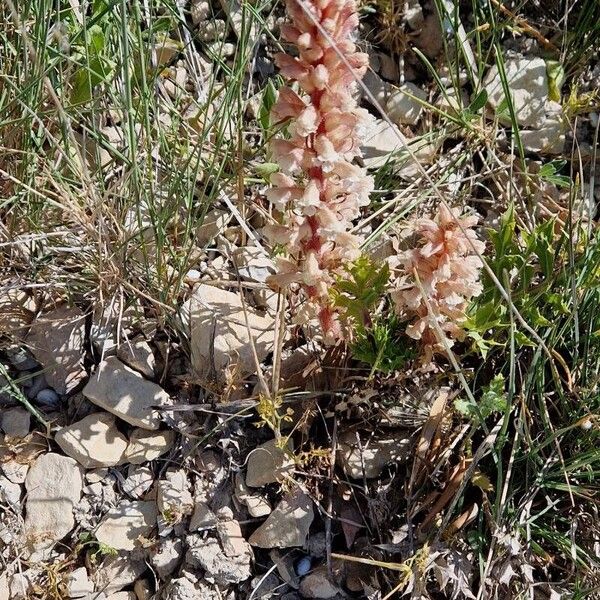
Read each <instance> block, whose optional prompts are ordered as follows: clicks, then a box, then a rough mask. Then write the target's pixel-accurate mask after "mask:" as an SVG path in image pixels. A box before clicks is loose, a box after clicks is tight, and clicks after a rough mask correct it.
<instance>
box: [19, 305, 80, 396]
mask: <svg viewBox="0 0 600 600" xmlns="http://www.w3.org/2000/svg"><path fill="white" fill-rule="evenodd" d="M26 342H27V345H28V346H29V348H30V349H31V351H32V352H33V354H34V356H35V357H36V359H37V360H38V361H39V362H40V364H41V365H42V366H43V367H44V375H45V377H46V381H47V382H48V384H49V385H50V386H52V387H53V388H54V389H55V390H56V391H57V392H58V393H59V394H68V393H70V392H71V391H72V390H73V389H74V388H75V387H77V385H79V383H81V382H82V381H83V379H84V378H85V376H86V372H85V369H84V368H83V362H82V361H83V344H84V342H85V315H84V314H83V313H82V312H81V311H80V310H79V309H78V308H77V307H72V308H69V307H67V306H60V307H58V308H55V309H54V310H51V311H49V312H47V313H45V314H43V315H41V316H39V317H38V318H37V319H35V320H34V321H33V323H32V324H31V329H30V330H29V334H28V335H27V338H26Z"/></svg>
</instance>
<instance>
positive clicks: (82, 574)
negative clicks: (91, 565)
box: [65, 567, 94, 598]
mask: <svg viewBox="0 0 600 600" xmlns="http://www.w3.org/2000/svg"><path fill="white" fill-rule="evenodd" d="M65 587H66V588H67V596H68V597H69V598H82V597H83V596H87V595H88V594H91V593H92V592H93V591H94V584H93V583H92V582H91V581H90V580H89V579H88V574H87V571H86V568H85V567H79V568H78V569H75V570H74V571H71V572H70V573H69V574H68V575H67V576H66V578H65Z"/></svg>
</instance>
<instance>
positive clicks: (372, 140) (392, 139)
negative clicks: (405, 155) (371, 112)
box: [362, 119, 403, 169]
mask: <svg viewBox="0 0 600 600" xmlns="http://www.w3.org/2000/svg"><path fill="white" fill-rule="evenodd" d="M401 139H402V136H401V133H400V130H399V129H398V128H397V127H396V126H395V125H388V123H386V122H385V121H384V120H383V119H377V120H376V121H375V125H374V127H373V128H372V129H371V130H370V131H369V133H368V134H367V135H366V139H365V141H364V143H363V146H362V153H363V162H364V164H365V166H366V167H367V168H369V169H376V168H378V167H381V166H382V165H384V164H385V163H386V162H387V161H388V160H389V159H390V156H391V155H392V154H393V153H394V152H398V151H399V150H402V147H403V146H402V142H401Z"/></svg>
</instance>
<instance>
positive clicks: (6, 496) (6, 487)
mask: <svg viewBox="0 0 600 600" xmlns="http://www.w3.org/2000/svg"><path fill="white" fill-rule="evenodd" d="M20 501H21V486H20V485H19V484H18V483H13V482H12V481H10V479H7V478H6V477H0V503H2V502H6V503H7V504H12V505H14V506H19V503H20Z"/></svg>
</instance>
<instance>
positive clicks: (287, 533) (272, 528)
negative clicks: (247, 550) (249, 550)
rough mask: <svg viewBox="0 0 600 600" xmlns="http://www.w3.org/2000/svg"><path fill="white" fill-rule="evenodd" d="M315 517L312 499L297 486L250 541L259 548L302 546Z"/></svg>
mask: <svg viewBox="0 0 600 600" xmlns="http://www.w3.org/2000/svg"><path fill="white" fill-rule="evenodd" d="M313 518H314V511H313V505H312V500H311V499H310V497H309V496H308V495H307V494H305V493H304V492H303V491H302V490H300V489H299V488H296V489H294V490H293V491H292V492H290V493H289V494H288V495H287V496H286V497H285V498H284V499H283V500H281V502H280V503H279V504H278V505H277V507H276V508H275V510H274V511H273V512H272V513H271V514H270V515H269V516H268V517H267V520H266V521H265V522H264V523H263V524H262V525H261V526H260V527H259V528H258V529H257V530H256V531H255V532H254V533H253V534H252V535H251V536H250V539H249V540H248V541H249V542H250V544H252V545H253V546H257V547H259V548H292V547H295V546H302V545H303V544H304V542H305V540H306V537H307V535H308V530H309V528H310V525H311V523H312V521H313Z"/></svg>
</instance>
